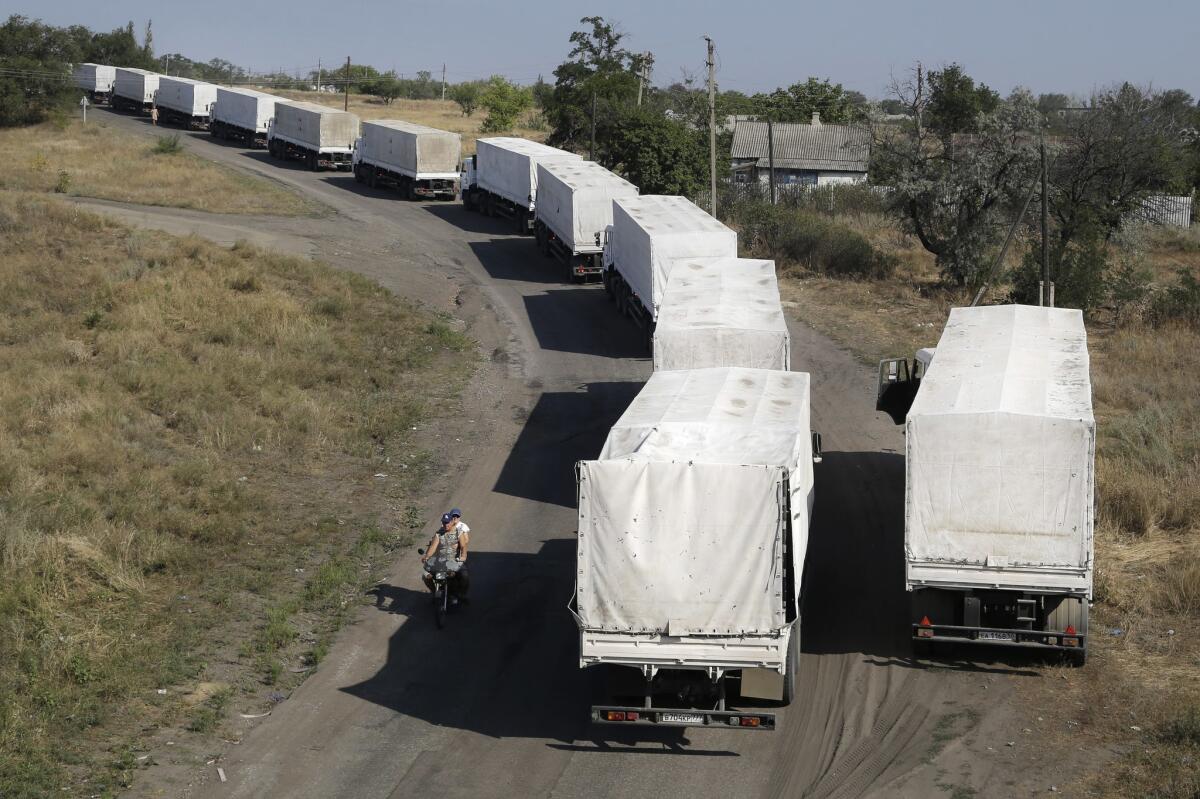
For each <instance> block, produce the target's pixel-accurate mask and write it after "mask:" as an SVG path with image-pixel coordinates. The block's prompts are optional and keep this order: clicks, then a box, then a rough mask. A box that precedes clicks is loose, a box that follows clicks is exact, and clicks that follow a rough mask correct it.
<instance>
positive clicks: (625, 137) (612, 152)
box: [599, 106, 728, 196]
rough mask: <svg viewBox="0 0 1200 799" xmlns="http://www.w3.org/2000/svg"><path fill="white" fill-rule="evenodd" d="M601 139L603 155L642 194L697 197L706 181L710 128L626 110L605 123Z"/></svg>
mask: <svg viewBox="0 0 1200 799" xmlns="http://www.w3.org/2000/svg"><path fill="white" fill-rule="evenodd" d="M601 141H602V142H603V149H602V151H601V153H600V154H599V159H600V160H601V161H602V162H603V163H604V164H605V166H608V167H609V168H611V169H615V170H616V171H618V172H620V173H621V174H623V175H624V176H625V177H626V178H628V179H629V180H630V181H631V182H633V183H634V184H635V185H637V186H638V188H639V189H640V190H641V192H642V193H643V194H679V195H684V196H695V195H696V194H697V192H698V191H699V190H700V189H702V188H703V187H705V186H706V185H707V181H708V135H707V133H706V132H704V131H697V130H693V129H691V128H689V127H687V126H686V125H684V124H683V123H682V122H679V121H676V120H672V119H670V118H668V117H666V116H664V115H663V114H661V113H660V112H658V111H656V110H654V109H650V108H637V107H636V106H635V107H626V108H624V109H622V111H621V112H620V115H619V117H614V118H613V119H612V120H611V121H610V122H609V123H608V125H606V127H605V129H604V136H603V138H602V139H601ZM727 151H728V150H727Z"/></svg>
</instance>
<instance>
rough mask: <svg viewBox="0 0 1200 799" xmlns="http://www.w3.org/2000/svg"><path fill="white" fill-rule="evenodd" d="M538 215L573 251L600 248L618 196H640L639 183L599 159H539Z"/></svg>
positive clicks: (598, 249) (597, 250) (597, 249)
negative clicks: (615, 171) (604, 165)
mask: <svg viewBox="0 0 1200 799" xmlns="http://www.w3.org/2000/svg"><path fill="white" fill-rule="evenodd" d="M537 169H538V197H537V215H538V219H540V220H542V221H543V222H544V223H545V224H546V225H547V226H549V228H550V229H551V230H553V231H554V234H555V235H556V236H558V237H559V238H560V239H562V241H563V242H564V243H565V244H566V245H567V246H568V247H570V248H571V250H572V251H573V252H581V251H585V250H591V251H595V252H599V251H600V244H601V242H602V241H603V237H604V230H605V228H607V227H608V226H609V225H611V224H612V219H613V204H612V201H613V200H614V199H617V198H625V197H636V196H637V193H638V188H637V186H635V185H633V184H632V183H630V182H629V181H628V180H625V179H624V178H623V177H621V176H620V175H617V174H615V173H613V172H610V171H609V170H607V169H605V168H604V167H602V166H600V165H599V164H597V163H596V162H595V161H584V160H574V159H554V160H551V161H546V162H544V163H539V164H538V166H537Z"/></svg>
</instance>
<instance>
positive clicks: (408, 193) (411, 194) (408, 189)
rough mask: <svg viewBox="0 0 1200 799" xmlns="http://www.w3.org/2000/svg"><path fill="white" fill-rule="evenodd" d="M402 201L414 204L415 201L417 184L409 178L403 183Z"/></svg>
mask: <svg viewBox="0 0 1200 799" xmlns="http://www.w3.org/2000/svg"><path fill="white" fill-rule="evenodd" d="M404 199H406V200H408V201H409V202H414V201H415V200H416V199H417V182H416V181H415V180H413V179H412V178H409V179H408V180H406V181H405V182H404Z"/></svg>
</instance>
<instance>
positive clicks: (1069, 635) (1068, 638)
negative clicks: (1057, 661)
mask: <svg viewBox="0 0 1200 799" xmlns="http://www.w3.org/2000/svg"><path fill="white" fill-rule="evenodd" d="M1063 633H1064V638H1063V639H1062V645H1063V646H1079V639H1078V638H1076V637H1074V636H1075V625H1074V624H1068V625H1067V629H1065V630H1063Z"/></svg>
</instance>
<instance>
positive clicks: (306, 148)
mask: <svg viewBox="0 0 1200 799" xmlns="http://www.w3.org/2000/svg"><path fill="white" fill-rule="evenodd" d="M358 127H359V125H358V117H357V116H356V115H354V114H351V113H349V112H347V111H338V110H337V109H336V108H330V107H329V106H326V105H317V104H316V103H304V102H291V101H283V100H280V101H278V102H276V103H275V116H274V117H273V118H272V120H271V123H270V125H269V126H268V127H267V151H268V152H269V153H270V154H271V156H272V157H274V158H279V159H281V160H285V161H286V160H288V159H292V160H296V161H300V162H301V163H303V164H305V165H306V166H307V167H308V168H309V169H311V170H313V171H316V170H318V169H321V168H322V167H325V168H328V169H350V168H351V166H352V163H353V162H352V159H353V155H354V142H355V141H356V140H357V139H358Z"/></svg>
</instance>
